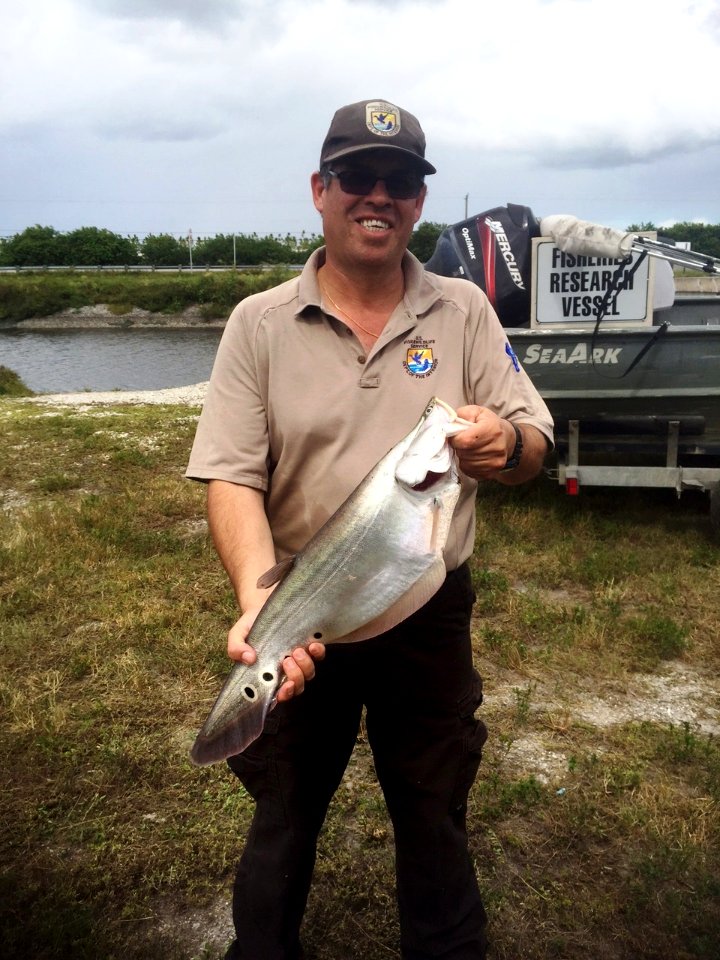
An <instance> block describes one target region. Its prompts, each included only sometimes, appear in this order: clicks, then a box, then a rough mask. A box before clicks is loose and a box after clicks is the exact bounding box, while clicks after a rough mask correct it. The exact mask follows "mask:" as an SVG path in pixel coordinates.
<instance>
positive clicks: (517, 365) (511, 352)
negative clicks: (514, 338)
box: [505, 343, 520, 373]
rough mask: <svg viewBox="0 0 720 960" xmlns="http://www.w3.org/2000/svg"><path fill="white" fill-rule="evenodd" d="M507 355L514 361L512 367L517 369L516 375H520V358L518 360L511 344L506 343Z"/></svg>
mask: <svg viewBox="0 0 720 960" xmlns="http://www.w3.org/2000/svg"><path fill="white" fill-rule="evenodd" d="M505 353H506V354H507V355H508V356H509V357H510V359H511V360H512V365H513V366H514V367H515V373H520V364H519V363H518V358H517V356H516V355H515V351H514V350H513V348H512V347H511V346H510V344H509V343H506V344H505Z"/></svg>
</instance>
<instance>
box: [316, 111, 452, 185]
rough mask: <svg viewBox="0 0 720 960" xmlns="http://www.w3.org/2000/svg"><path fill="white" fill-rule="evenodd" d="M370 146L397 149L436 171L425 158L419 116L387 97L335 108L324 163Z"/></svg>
mask: <svg viewBox="0 0 720 960" xmlns="http://www.w3.org/2000/svg"><path fill="white" fill-rule="evenodd" d="M366 150H394V151H396V152H397V153H402V154H405V156H406V157H408V158H411V159H412V160H414V161H415V165H416V166H417V167H418V168H419V169H420V171H421V172H422V173H424V174H427V173H436V172H437V171H436V170H435V167H434V166H433V165H432V164H431V163H428V161H427V160H426V159H425V134H424V133H423V131H422V127H421V126H420V123H419V122H418V119H417V117H414V116H413V115H412V113H408V111H407V110H401V109H400V107H398V106H396V105H395V104H394V103H388V101H387V100H360V101H359V102H358V103H351V104H348V106H346V107H340V109H339V110H336V111H335V116H334V117H333V119H332V123H331V124H330V129H329V130H328V132H327V136H326V137H325V142H324V143H323V145H322V150H321V151H320V166H322V165H323V164H324V163H329V162H330V161H331V160H339V159H340V158H341V157H347V156H350V155H351V154H354V153H362V152H364V151H366Z"/></svg>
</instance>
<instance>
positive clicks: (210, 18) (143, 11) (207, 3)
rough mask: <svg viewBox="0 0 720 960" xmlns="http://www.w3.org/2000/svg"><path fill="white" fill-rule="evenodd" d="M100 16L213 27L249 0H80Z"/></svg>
mask: <svg viewBox="0 0 720 960" xmlns="http://www.w3.org/2000/svg"><path fill="white" fill-rule="evenodd" d="M79 2H80V4H81V5H82V6H85V7H87V8H88V9H89V10H91V11H92V12H93V13H95V14H97V15H99V16H101V17H102V16H107V17H111V18H115V19H118V20H162V21H164V22H168V21H172V20H181V21H183V22H184V23H187V24H192V25H195V26H198V27H201V28H208V29H215V28H218V27H221V26H223V25H225V24H227V23H228V22H230V21H232V20H235V19H237V18H239V17H241V16H242V15H243V13H244V11H245V10H246V9H247V8H252V6H253V4H252V2H251V0H249V2H248V0H246V2H243V0H79Z"/></svg>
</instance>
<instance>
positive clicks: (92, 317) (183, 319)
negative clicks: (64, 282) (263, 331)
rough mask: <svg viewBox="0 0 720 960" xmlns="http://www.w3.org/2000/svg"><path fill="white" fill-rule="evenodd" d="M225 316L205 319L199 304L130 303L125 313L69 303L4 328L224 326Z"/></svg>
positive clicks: (116, 328)
mask: <svg viewBox="0 0 720 960" xmlns="http://www.w3.org/2000/svg"><path fill="white" fill-rule="evenodd" d="M226 322H227V317H223V318H219V317H217V318H213V319H208V318H207V317H204V316H203V314H202V308H201V307H199V306H193V307H187V309H185V310H183V311H181V312H180V313H155V312H153V311H151V310H143V309H141V308H140V307H133V308H132V309H131V310H128V311H127V312H126V313H116V312H114V311H113V310H111V309H110V307H108V306H107V304H103V303H98V304H95V305H94V306H88V307H71V308H68V309H67V310H62V311H61V312H60V313H54V314H52V315H51V316H47V317H28V318H27V319H26V320H18V321H17V322H16V323H9V324H4V325H3V327H2V328H1V329H4V330H102V329H113V330H129V329H135V328H137V329H143V330H149V329H160V330H173V329H175V330H179V329H184V328H190V327H202V328H204V329H213V328H214V329H220V330H221V329H223V327H224V326H225V324H226Z"/></svg>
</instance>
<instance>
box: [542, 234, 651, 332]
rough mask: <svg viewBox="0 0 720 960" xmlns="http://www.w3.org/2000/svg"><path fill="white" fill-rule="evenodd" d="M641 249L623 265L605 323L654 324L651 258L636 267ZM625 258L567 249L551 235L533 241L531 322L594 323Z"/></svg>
mask: <svg viewBox="0 0 720 960" xmlns="http://www.w3.org/2000/svg"><path fill="white" fill-rule="evenodd" d="M640 256H641V254H639V253H633V254H632V261H631V262H630V263H628V264H627V265H626V266H624V267H623V269H622V271H621V274H620V280H619V282H618V286H617V287H616V288H615V290H616V292H614V293H613V294H611V296H610V298H609V300H608V302H607V312H606V313H605V316H604V319H603V321H602V324H603V326H610V327H627V326H633V327H635V326H649V325H650V324H651V323H652V294H651V291H652V275H653V269H652V264H651V262H650V261H651V259H652V258H651V257H644V259H643V261H642V262H641V263H640V265H639V266H638V267H637V269H635V270H633V267H634V266H635V265H636V263H637V261H638V259H639V257H640ZM621 263H622V260H621V259H619V258H617V259H616V258H614V257H586V256H578V255H577V254H572V253H565V252H564V251H562V250H560V249H559V248H558V247H556V246H555V243H554V242H553V240H551V239H550V238H548V237H539V238H536V239H534V240H533V258H532V278H533V279H532V303H531V314H530V317H531V322H530V325H531V327H535V328H544V329H548V328H550V327H552V328H553V329H570V328H573V327H574V328H578V327H580V328H584V327H594V326H595V323H596V322H597V316H598V311H599V310H600V309H601V307H602V304H603V301H604V300H605V295H606V293H607V291H608V290H609V289H610V288H611V286H612V283H613V278H614V277H615V275H616V273H617V271H618V268H619V267H620V265H621Z"/></svg>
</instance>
